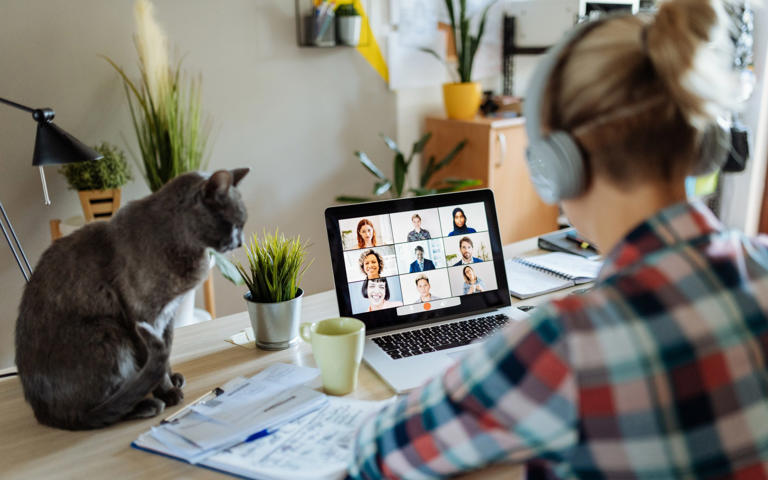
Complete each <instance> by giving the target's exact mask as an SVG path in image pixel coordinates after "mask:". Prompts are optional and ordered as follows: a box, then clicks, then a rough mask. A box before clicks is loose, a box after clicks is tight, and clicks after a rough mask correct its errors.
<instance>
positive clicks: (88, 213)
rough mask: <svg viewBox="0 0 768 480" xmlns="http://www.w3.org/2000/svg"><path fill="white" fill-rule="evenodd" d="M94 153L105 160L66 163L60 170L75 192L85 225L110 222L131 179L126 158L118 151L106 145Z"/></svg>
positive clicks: (104, 143) (96, 148)
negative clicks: (122, 189)
mask: <svg viewBox="0 0 768 480" xmlns="http://www.w3.org/2000/svg"><path fill="white" fill-rule="evenodd" d="M94 149H95V150H96V151H97V152H99V153H100V154H102V155H103V156H104V158H102V159H100V160H94V161H90V162H78V163H69V164H66V165H63V166H62V167H61V168H60V169H59V172H60V173H61V174H62V175H64V177H66V179H67V183H69V187H70V188H71V189H73V190H77V191H78V195H79V196H80V205H81V206H82V207H83V213H84V214H85V219H86V221H91V220H108V219H109V218H111V217H112V215H113V214H114V213H115V212H116V211H117V209H118V208H120V192H121V187H122V186H123V185H125V184H126V183H128V180H131V178H132V177H131V169H130V167H129V166H128V162H126V161H125V154H124V153H123V152H122V151H121V150H120V149H118V148H117V147H115V146H114V145H111V144H109V143H107V142H103V143H102V144H101V145H98V146H95V147H94Z"/></svg>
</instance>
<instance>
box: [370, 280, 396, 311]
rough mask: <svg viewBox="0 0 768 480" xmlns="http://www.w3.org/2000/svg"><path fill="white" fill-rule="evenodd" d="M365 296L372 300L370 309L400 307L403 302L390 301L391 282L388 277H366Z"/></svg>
mask: <svg viewBox="0 0 768 480" xmlns="http://www.w3.org/2000/svg"><path fill="white" fill-rule="evenodd" d="M362 293H363V297H364V298H367V299H368V301H369V302H370V305H369V306H368V311H369V312H373V311H375V310H383V309H385V308H392V307H400V306H402V305H403V302H400V301H397V300H393V301H390V300H389V297H390V292H389V283H387V279H386V278H372V279H370V280H369V279H367V278H366V279H365V281H364V282H363V288H362Z"/></svg>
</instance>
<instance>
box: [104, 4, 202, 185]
mask: <svg viewBox="0 0 768 480" xmlns="http://www.w3.org/2000/svg"><path fill="white" fill-rule="evenodd" d="M134 17H135V20H136V28H137V33H136V35H135V36H134V43H135V45H136V53H138V55H139V72H140V78H139V81H138V82H134V81H133V80H131V78H130V77H129V76H128V74H127V73H126V72H125V70H124V69H123V68H122V67H120V66H119V65H118V64H117V63H116V62H115V61H113V60H112V59H111V58H109V57H104V58H105V59H106V60H107V61H108V62H109V63H110V65H112V67H113V68H114V69H115V70H116V71H117V73H118V74H120V77H121V78H122V80H123V87H124V88H125V94H126V97H127V98H128V105H129V107H130V111H131V120H132V121H133V128H134V130H135V132H136V138H137V140H138V142H139V150H140V153H141V162H140V163H139V162H138V161H137V163H138V164H139V167H140V170H141V173H142V175H143V176H144V178H145V180H146V181H147V185H148V186H149V189H150V190H151V191H153V192H155V191H157V190H158V189H159V188H160V187H162V186H163V185H164V184H165V183H166V182H168V181H169V180H171V179H172V178H174V177H176V176H177V175H180V174H182V173H185V172H189V171H193V170H201V169H205V168H206V167H207V164H208V152H207V148H206V147H207V143H208V136H209V132H210V122H208V121H207V120H206V121H205V122H204V121H203V119H202V107H201V103H202V102H201V77H200V75H197V76H195V77H191V78H189V77H188V76H186V75H184V74H183V73H182V70H181V64H182V61H181V60H179V61H178V62H176V64H175V65H174V66H171V64H170V62H169V60H168V42H167V39H166V36H165V33H163V30H162V29H161V28H160V25H159V24H158V23H157V21H156V20H155V18H154V7H153V5H152V3H151V2H150V1H149V0H137V1H136V4H135V9H134Z"/></svg>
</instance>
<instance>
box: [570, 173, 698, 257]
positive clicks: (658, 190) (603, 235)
mask: <svg viewBox="0 0 768 480" xmlns="http://www.w3.org/2000/svg"><path fill="white" fill-rule="evenodd" d="M686 199H687V197H686V193H685V182H684V181H675V182H669V183H661V182H658V183H657V182H654V183H649V182H646V183H642V184H638V185H632V186H629V187H621V186H617V185H615V184H613V183H611V182H608V181H600V180H598V179H595V181H594V182H593V183H592V185H591V186H590V189H589V191H588V192H587V193H586V194H585V195H583V196H582V197H579V198H578V199H575V200H568V201H565V202H563V209H564V210H565V213H566V215H568V217H569V219H570V220H571V221H572V222H574V225H575V226H576V228H577V229H578V230H579V231H580V232H581V233H582V234H583V235H585V236H586V237H587V238H589V239H590V240H592V241H594V242H595V243H596V244H597V246H598V248H599V249H600V252H601V253H602V254H607V253H608V252H610V251H611V250H613V248H614V247H615V246H616V245H617V244H618V243H619V242H620V241H621V240H623V239H624V237H625V236H626V235H627V234H628V233H629V232H630V231H631V230H632V229H633V228H635V227H637V226H638V225H639V224H640V223H641V222H643V221H644V220H646V219H648V218H650V217H652V216H653V215H655V214H656V213H657V212H659V211H660V210H663V209H664V208H667V207H669V206H671V205H674V204H676V203H680V202H684V201H686Z"/></svg>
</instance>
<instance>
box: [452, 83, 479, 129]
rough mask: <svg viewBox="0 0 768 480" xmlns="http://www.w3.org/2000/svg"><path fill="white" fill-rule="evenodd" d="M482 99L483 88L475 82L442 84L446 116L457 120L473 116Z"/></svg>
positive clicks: (468, 118)
mask: <svg viewBox="0 0 768 480" xmlns="http://www.w3.org/2000/svg"><path fill="white" fill-rule="evenodd" d="M482 99H483V89H482V87H481V86H480V84H479V83H477V82H465V83H445V84H443V103H444V104H445V114H446V115H448V118H455V119H457V120H470V119H472V118H475V115H477V110H478V109H479V108H480V102H481V101H482Z"/></svg>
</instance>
